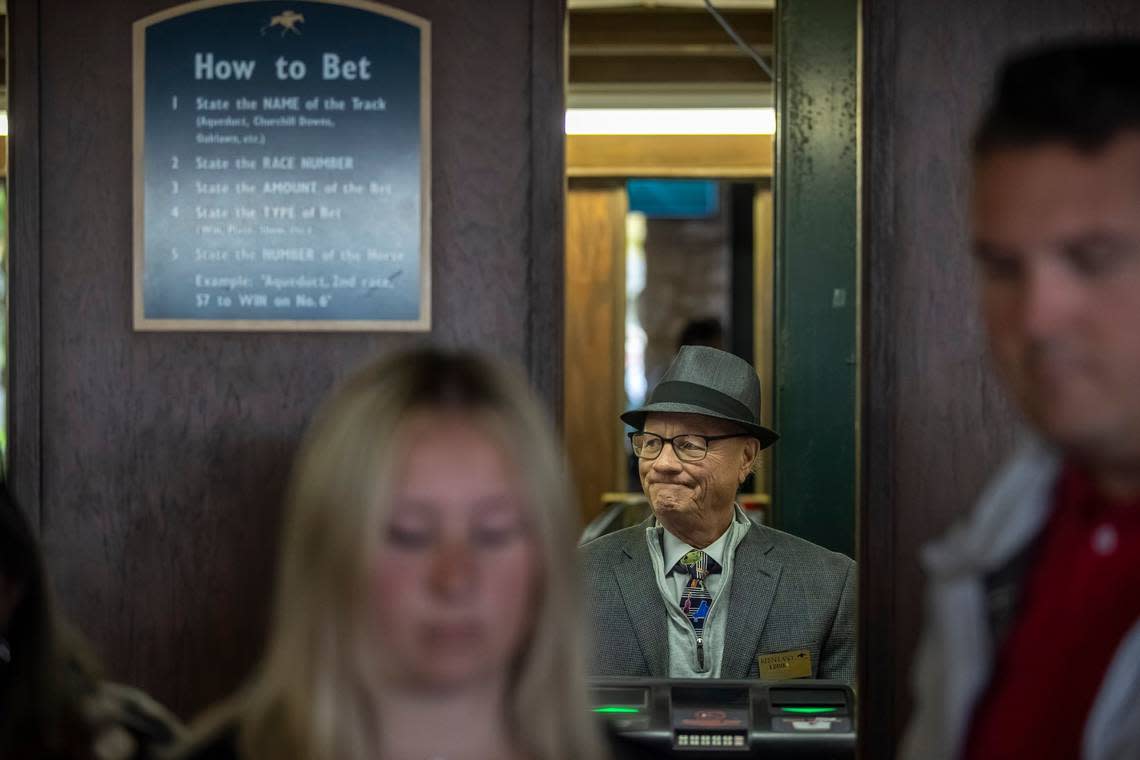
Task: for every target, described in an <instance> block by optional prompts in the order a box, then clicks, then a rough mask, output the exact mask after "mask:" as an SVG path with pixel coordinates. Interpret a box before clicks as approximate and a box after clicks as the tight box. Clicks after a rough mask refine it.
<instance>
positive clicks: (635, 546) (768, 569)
mask: <svg viewBox="0 0 1140 760" xmlns="http://www.w3.org/2000/svg"><path fill="white" fill-rule="evenodd" d="M652 521H653V518H652V517H650V518H649V519H648V520H646V521H645V522H643V523H641V524H640V525H635V526H633V527H631V528H625V529H624V530H619V531H616V532H614V533H610V534H608V535H605V536H601V537H599V538H597V539H595V540H593V541H591V542H589V543H588V544H586V545H585V546H583V547H581V549H580V550H579V552H580V559H581V562H582V571H583V578H584V581H585V583H586V590H585V591H586V606H585V608H584V609H585V610H586V614H587V616H588V617H589V620H588V623H587V628H588V630H589V631H590V632H591V634H592V647H593V654H592V657H591V658H590V664H589V670H590V673H591V675H598V676H653V677H668V675H669V639H668V633H667V627H666V626H667V624H666V614H667V613H666V610H665V602H664V600H662V598H661V593H660V592H659V591H658V589H657V581H656V580H655V579H654V577H653V564H652V562H651V560H650V557H649V547H648V546H647V545H646V541H645V530H646V528H648V527H649V526H650V525H652V524H653V522H652ZM855 587H856V573H855V563H854V562H853V561H852V560H851V559H850V558H849V557H847V556H845V555H843V554H838V553H836V552H832V551H829V550H827V549H824V548H823V547H821V546H816V545H815V544H813V543H810V542H808V541H805V540H803V539H802V538H796V537H795V536H792V535H789V534H787V533H783V532H781V531H778V530H775V529H773V528H766V527H763V526H760V525H753V526H752V527H751V529H750V530H749V531H748V533H747V534H746V535H745V538H744V540H743V541H741V543H740V546H739V547H737V550H736V557H735V560H734V565H733V569H732V585H731V586H730V587H729V598H728V604H729V611H728V621H727V623H728V627H727V629H726V631H725V645H724V656H723V661H722V666H721V676H722V677H723V678H737V679H740V678H758V677H759V675H760V671H759V664H758V662H757V657H758V656H759V655H762V654H769V653H775V652H787V651H789V650H794V649H807V650H809V651H810V652H811V662H812V676H813V677H814V678H834V679H837V680H840V681H845V682H847V683H848V684H851V685H852V686H854V681H855ZM722 603H723V602H722Z"/></svg>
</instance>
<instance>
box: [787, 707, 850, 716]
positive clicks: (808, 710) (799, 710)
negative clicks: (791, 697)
mask: <svg viewBox="0 0 1140 760" xmlns="http://www.w3.org/2000/svg"><path fill="white" fill-rule="evenodd" d="M780 709H781V710H782V711H783V712H786V713H796V714H798V715H819V714H821V713H833V712H839V708H838V707H781V708H780Z"/></svg>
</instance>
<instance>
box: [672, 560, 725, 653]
mask: <svg viewBox="0 0 1140 760" xmlns="http://www.w3.org/2000/svg"><path fill="white" fill-rule="evenodd" d="M673 572H678V573H684V574H685V575H687V576H689V581H688V582H687V583H686V584H685V590H684V591H682V592H681V611H682V612H684V613H685V617H687V618H689V622H690V623H692V624H693V630H694V631H696V632H697V633H698V634H699V633H700V632H701V631H702V630H704V627H705V619H706V618H707V617H708V616H709V606H710V605H711V604H712V594H710V593H709V590H708V588H706V587H705V578H707V577H708V576H709V574H710V573H719V572H720V565H719V564H718V563H717V561H716V560H715V559H713V558H712V557H710V556H709V555H707V554H705V553H704V552H703V551H701V550H700V549H693V550H692V551H691V552H689V553H688V554H686V555H685V556H684V557H681V559H680V560H678V562H677V564H676V565H674V566H673Z"/></svg>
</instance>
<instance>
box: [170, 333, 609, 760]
mask: <svg viewBox="0 0 1140 760" xmlns="http://www.w3.org/2000/svg"><path fill="white" fill-rule="evenodd" d="M577 532H578V526H577V521H576V519H575V516H574V514H573V512H572V511H571V508H570V500H569V497H568V495H567V491H566V488H565V476H564V474H563V467H562V460H561V458H560V456H559V455H558V453H557V449H556V446H555V443H554V440H553V438H552V435H551V432H550V430H549V429H548V427H547V425H546V424H545V421H544V419H543V417H542V415H541V414H540V412H539V411H538V407H537V405H536V404H535V402H534V401H533V400H532V399H531V397H530V394H529V392H528V390H527V389H526V386H525V384H524V383H523V382H522V381H521V380H519V379H517V378H516V377H515V376H514V375H512V374H510V373H508V372H506V371H505V370H503V369H501V368H500V367H498V366H497V365H495V364H493V363H491V362H489V361H487V360H484V359H482V358H479V357H475V356H472V355H468V354H445V353H440V352H436V351H420V352H414V353H410V354H400V355H396V356H393V357H391V358H388V359H385V360H382V361H380V362H378V363H376V364H374V365H371V366H370V367H368V368H366V369H365V370H363V371H362V372H360V373H359V374H357V375H355V376H354V377H353V378H352V379H350V380H349V381H348V383H347V384H345V385H344V386H343V387H341V388H340V389H339V390H338V391H337V392H336V393H335V394H334V395H333V396H332V398H331V399H330V400H329V401H328V402H327V403H326V404H325V406H324V407H323V408H322V410H321V411H320V412H319V414H318V416H317V418H316V420H315V421H314V423H313V424H312V426H311V428H310V429H309V431H308V433H307V435H306V438H305V440H304V442H303V444H302V446H301V450H300V452H299V454H298V458H297V461H296V464H295V469H294V473H293V478H292V482H291V487H290V491H289V496H288V504H287V515H286V521H285V527H284V536H283V544H282V554H281V558H280V564H279V573H280V575H279V580H278V587H277V597H276V609H275V615H274V619H273V628H272V632H271V634H270V642H269V648H268V652H267V654H266V656H265V659H264V662H263V663H262V664H261V666H260V668H259V671H258V673H257V675H256V676H255V677H254V678H253V680H252V682H251V683H250V684H249V685H248V686H247V687H246V688H245V689H244V690H243V691H242V692H241V693H240V694H239V695H238V696H237V697H235V698H234V699H233V700H231V701H230V702H229V703H228V704H227V705H225V706H223V707H221V708H219V709H218V710H216V711H215V712H214V714H213V715H212V716H208V717H207V718H206V720H205V722H204V724H203V726H202V727H200V728H199V731H200V732H201V733H202V734H204V737H203V738H201V739H200V740H199V744H198V746H196V747H194V748H191V749H190V750H189V751H188V752H187V754H186V756H189V757H192V758H195V759H196V760H204V759H206V758H245V759H247V760H262V759H264V758H273V760H290V759H296V760H364V759H365V758H367V759H368V760H375V758H384V760H405V759H407V760H411V759H412V758H414V759H415V760H423V759H424V758H435V757H438V758H447V759H448V760H464V759H466V758H470V759H472V760H474V759H475V758H480V759H482V758H503V759H504V760H510V759H511V758H519V759H521V758H527V759H528V760H558V759H563V758H564V759H565V760H570V759H571V758H599V757H602V758H604V757H608V752H607V751H606V749H605V747H604V746H603V744H602V741H601V737H600V735H599V732H598V729H597V727H596V726H595V724H594V722H593V721H592V716H591V713H590V710H589V706H588V703H587V697H586V687H585V678H584V669H583V666H582V656H581V652H580V637H579V636H578V635H577V631H578V629H579V615H578V612H577V610H578V606H577V591H578V587H577V583H576V575H575V572H574V569H575V567H574V566H575V562H574V559H575V554H574V539H575V536H576V534H577Z"/></svg>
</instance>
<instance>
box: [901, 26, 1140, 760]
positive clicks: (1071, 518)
mask: <svg viewBox="0 0 1140 760" xmlns="http://www.w3.org/2000/svg"><path fill="white" fill-rule="evenodd" d="M974 181H975V186H974V247H975V255H976V258H977V261H978V266H979V271H980V283H981V304H982V312H983V317H984V321H985V325H986V330H987V334H988V338H989V348H990V353H991V355H992V358H993V360H994V363H995V364H996V366H997V369H998V371H999V374H1000V376H1001V379H1002V380H1003V382H1004V384H1005V386H1006V388H1007V389H1008V390H1009V392H1010V393H1011V395H1012V396H1013V399H1014V400H1015V401H1016V403H1017V404H1018V406H1019V407H1020V409H1021V411H1022V412H1023V413H1024V415H1025V417H1026V419H1027V420H1028V422H1029V424H1030V425H1031V426H1032V428H1033V429H1034V430H1035V432H1036V436H1035V437H1033V438H1032V439H1030V440H1029V441H1027V442H1026V443H1025V445H1024V446H1023V447H1022V448H1021V450H1020V451H1019V452H1018V453H1017V455H1016V456H1015V457H1014V459H1013V460H1012V461H1011V462H1010V463H1009V464H1008V466H1006V468H1005V469H1004V470H1003V471H1002V472H1001V473H999V474H998V475H997V477H996V479H995V481H994V482H993V483H992V484H991V486H990V487H989V488H988V490H987V491H986V492H985V493H984V494H983V495H982V497H981V500H980V502H979V503H978V505H977V508H976V509H975V510H974V512H973V514H972V515H971V517H970V518H969V520H968V521H966V522H965V523H964V524H963V525H961V526H959V527H957V528H956V529H954V530H953V531H952V532H951V533H950V534H949V535H948V536H946V537H945V538H944V539H942V540H941V541H939V542H936V543H934V544H932V545H930V546H927V547H926V548H925V550H924V552H923V562H924V564H925V567H926V570H927V572H928V575H929V584H930V586H929V591H928V594H929V596H928V600H927V611H926V613H927V622H926V630H925V632H924V635H923V639H922V643H921V645H920V648H919V655H918V660H917V664H916V670H915V696H916V701H917V705H916V713H915V717H914V720H913V722H912V724H911V726H910V728H909V731H908V733H907V736H906V738H905V740H904V743H903V752H902V754H903V756H904V757H906V758H911V759H912V760H919V759H920V758H921V760H932V759H933V760H937V759H938V758H959V757H965V758H1078V757H1080V758H1085V760H1109V759H1112V760H1124V759H1125V758H1131V759H1133V760H1134V759H1135V758H1140V623H1138V620H1140V42H1124V41H1114V42H1104V43H1100V44H1097V43H1080V44H1070V45H1066V46H1062V47H1053V48H1048V49H1043V50H1040V51H1036V52H1033V53H1030V54H1029V55H1026V56H1024V57H1022V58H1019V59H1017V60H1015V61H1013V62H1012V63H1010V64H1009V65H1008V66H1007V67H1006V68H1005V69H1004V71H1003V73H1002V76H1001V78H1000V82H999V85H998V90H997V93H996V97H995V100H994V102H993V104H992V106H991V108H990V111H989V113H988V114H987V115H986V116H985V118H984V119H983V121H982V124H981V127H980V128H979V130H978V133H977V135H976V137H975V144H974Z"/></svg>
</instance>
